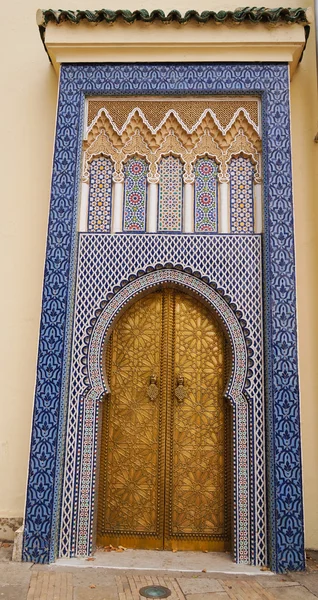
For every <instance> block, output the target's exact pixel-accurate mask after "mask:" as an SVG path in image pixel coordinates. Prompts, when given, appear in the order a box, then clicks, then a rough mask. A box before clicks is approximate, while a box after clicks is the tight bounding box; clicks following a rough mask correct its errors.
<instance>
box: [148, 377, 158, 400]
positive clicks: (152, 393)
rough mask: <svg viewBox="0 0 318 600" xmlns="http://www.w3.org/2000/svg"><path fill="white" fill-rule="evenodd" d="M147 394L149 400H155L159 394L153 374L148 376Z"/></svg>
mask: <svg viewBox="0 0 318 600" xmlns="http://www.w3.org/2000/svg"><path fill="white" fill-rule="evenodd" d="M147 394H148V396H149V398H150V400H151V402H155V400H156V399H157V397H158V394H159V388H158V386H157V377H156V376H155V375H151V377H150V384H149V386H148V390H147Z"/></svg>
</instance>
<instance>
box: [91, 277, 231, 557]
mask: <svg viewBox="0 0 318 600" xmlns="http://www.w3.org/2000/svg"><path fill="white" fill-rule="evenodd" d="M106 354H107V357H106V362H107V370H108V376H109V380H110V388H111V394H110V395H109V396H108V397H106V399H105V402H104V409H103V423H102V442H101V458H100V478H99V481H100V485H99V501H98V506H99V509H98V525H97V544H98V545H103V546H105V545H108V544H112V545H114V546H115V545H116V546H117V545H123V546H127V547H129V548H160V549H162V548H164V549H178V550H218V551H220V550H227V549H229V513H228V500H229V493H230V490H229V488H230V475H229V468H228V463H229V449H228V446H229V440H228V438H229V436H228V429H229V427H228V421H229V416H228V410H227V409H226V407H225V402H224V399H223V392H224V385H225V375H224V363H225V339H224V335H223V333H222V330H221V328H220V326H219V324H218V323H217V321H216V319H215V317H214V316H213V314H212V313H211V311H209V310H208V309H207V308H206V307H205V306H204V305H203V304H202V303H201V302H199V301H198V300H196V299H194V298H193V297H192V296H189V295H187V294H184V293H181V292H179V291H176V290H174V289H171V288H165V289H164V290H163V291H160V292H155V293H151V294H149V295H147V296H145V297H143V298H142V299H140V300H138V301H136V302H135V303H134V304H133V305H132V306H131V307H129V308H128V309H127V310H126V311H125V313H124V314H123V315H122V316H121V318H120V319H119V321H118V322H117V324H116V326H115V329H114V331H113V334H112V337H111V340H110V342H109V344H108V346H107V352H106Z"/></svg>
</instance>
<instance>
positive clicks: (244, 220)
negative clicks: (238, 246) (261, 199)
mask: <svg viewBox="0 0 318 600" xmlns="http://www.w3.org/2000/svg"><path fill="white" fill-rule="evenodd" d="M229 174H230V207H231V233H254V166H253V165H252V163H251V161H250V159H249V158H245V157H244V156H239V157H237V158H232V160H231V162H230V168H229Z"/></svg>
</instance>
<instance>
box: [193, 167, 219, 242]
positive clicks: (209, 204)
mask: <svg viewBox="0 0 318 600" xmlns="http://www.w3.org/2000/svg"><path fill="white" fill-rule="evenodd" d="M217 174H218V166H217V164H216V162H215V161H214V160H213V159H211V158H207V157H205V158H199V160H197V162H196V164H195V182H194V207H195V212H194V231H195V232H196V233H200V232H211V233H214V232H217V230H218V180H217Z"/></svg>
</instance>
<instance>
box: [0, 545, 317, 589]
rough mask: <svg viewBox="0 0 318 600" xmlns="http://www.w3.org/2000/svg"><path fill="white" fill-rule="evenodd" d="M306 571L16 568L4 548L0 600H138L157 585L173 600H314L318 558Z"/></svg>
mask: <svg viewBox="0 0 318 600" xmlns="http://www.w3.org/2000/svg"><path fill="white" fill-rule="evenodd" d="M93 562H94V561H92V565H93ZM307 565H308V568H307V571H306V572H305V573H287V574H285V575H271V574H268V573H264V574H260V575H257V576H256V575H252V576H251V575H244V574H241V573H240V574H237V575H236V574H235V575H229V574H225V573H213V574H212V573H169V574H167V573H166V572H154V571H149V572H145V571H143V572H142V571H131V570H130V571H122V570H116V569H107V568H96V567H95V568H94V566H87V567H86V568H81V567H77V568H74V567H68V566H57V565H56V564H54V565H32V564H27V563H12V562H10V548H8V547H6V548H1V547H0V600H139V589H140V588H141V587H144V586H146V585H152V584H154V585H156V584H160V585H164V586H166V587H168V588H169V589H170V590H171V596H170V599H171V600H315V599H317V598H318V553H311V557H310V556H309V560H308V561H307Z"/></svg>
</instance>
